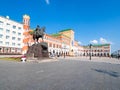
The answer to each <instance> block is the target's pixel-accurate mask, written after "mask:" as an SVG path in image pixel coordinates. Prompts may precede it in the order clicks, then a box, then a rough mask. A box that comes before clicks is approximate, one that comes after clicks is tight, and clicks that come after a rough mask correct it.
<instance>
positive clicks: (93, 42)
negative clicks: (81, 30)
mask: <svg viewBox="0 0 120 90" xmlns="http://www.w3.org/2000/svg"><path fill="white" fill-rule="evenodd" d="M90 43H92V44H98V41H97V40H91V41H90Z"/></svg>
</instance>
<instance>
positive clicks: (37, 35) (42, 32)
mask: <svg viewBox="0 0 120 90" xmlns="http://www.w3.org/2000/svg"><path fill="white" fill-rule="evenodd" d="M44 35H45V27H42V28H40V26H39V25H37V28H36V29H35V31H34V33H33V40H34V41H36V42H38V40H39V38H42V41H43V37H44Z"/></svg>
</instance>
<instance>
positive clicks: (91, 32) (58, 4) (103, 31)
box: [0, 0, 120, 51]
mask: <svg viewBox="0 0 120 90" xmlns="http://www.w3.org/2000/svg"><path fill="white" fill-rule="evenodd" d="M24 14H27V15H29V16H30V18H31V19H30V27H31V28H33V29H34V28H36V26H37V25H40V26H41V27H42V26H45V27H46V33H48V34H53V33H58V32H59V31H60V30H64V29H73V30H74V32H75V40H77V41H78V42H79V43H80V44H81V45H88V44H90V43H92V44H104V43H110V44H111V50H112V51H115V50H118V49H120V40H119V36H120V33H119V32H120V0H0V16H9V17H10V19H12V20H15V21H18V22H22V17H23V15H24Z"/></svg>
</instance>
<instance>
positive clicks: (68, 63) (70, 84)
mask: <svg viewBox="0 0 120 90" xmlns="http://www.w3.org/2000/svg"><path fill="white" fill-rule="evenodd" d="M53 60H54V59H48V60H46V62H45V63H43V61H41V62H39V63H29V62H27V63H22V62H11V61H4V60H0V90H120V64H117V63H113V62H117V61H119V60H117V59H109V58H92V60H91V61H90V60H89V58H86V57H82V58H80V57H77V58H75V57H72V58H71V57H66V58H65V59H64V58H63V57H60V58H58V59H56V60H55V61H53ZM98 60H100V61H98ZM107 60H108V61H110V62H105V61H107ZM112 60H114V61H113V62H112ZM51 61H53V62H51ZM103 61H104V62H103Z"/></svg>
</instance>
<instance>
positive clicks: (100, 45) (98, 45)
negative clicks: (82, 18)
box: [83, 44, 110, 47]
mask: <svg viewBox="0 0 120 90" xmlns="http://www.w3.org/2000/svg"><path fill="white" fill-rule="evenodd" d="M109 45H110V44H92V46H93V47H102V46H109ZM88 46H89V45H87V46H83V47H88Z"/></svg>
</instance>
